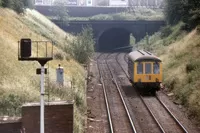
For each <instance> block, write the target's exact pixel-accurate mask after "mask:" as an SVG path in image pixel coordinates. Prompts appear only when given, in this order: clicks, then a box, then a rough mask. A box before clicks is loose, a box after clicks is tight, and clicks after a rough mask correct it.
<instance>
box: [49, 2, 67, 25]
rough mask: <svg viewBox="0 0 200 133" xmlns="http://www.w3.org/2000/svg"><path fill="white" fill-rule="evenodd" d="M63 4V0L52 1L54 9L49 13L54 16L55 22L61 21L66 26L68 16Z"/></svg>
mask: <svg viewBox="0 0 200 133" xmlns="http://www.w3.org/2000/svg"><path fill="white" fill-rule="evenodd" d="M65 4H66V1H64V0H56V1H54V5H55V7H54V8H53V9H52V10H51V11H52V13H53V14H55V15H56V19H57V20H59V21H63V22H65V24H67V23H68V21H69V15H68V10H67V8H66V6H65Z"/></svg>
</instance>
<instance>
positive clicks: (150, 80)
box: [128, 50, 162, 93]
mask: <svg viewBox="0 0 200 133" xmlns="http://www.w3.org/2000/svg"><path fill="white" fill-rule="evenodd" d="M128 73H129V76H130V81H131V83H132V84H133V85H135V86H136V87H137V88H139V89H140V90H142V91H144V92H153V93H155V91H156V90H159V89H160V83H161V82H162V61H161V60H160V59H159V58H158V57H157V56H155V55H153V54H152V53H150V52H148V51H145V50H137V51H133V52H131V53H129V56H128Z"/></svg>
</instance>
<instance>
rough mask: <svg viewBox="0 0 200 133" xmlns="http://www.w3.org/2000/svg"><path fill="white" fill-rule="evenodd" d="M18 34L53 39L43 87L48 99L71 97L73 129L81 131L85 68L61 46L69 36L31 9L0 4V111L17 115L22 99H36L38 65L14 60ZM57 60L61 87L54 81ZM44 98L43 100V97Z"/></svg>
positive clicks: (29, 100)
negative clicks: (62, 81) (61, 73)
mask: <svg viewBox="0 0 200 133" xmlns="http://www.w3.org/2000/svg"><path fill="white" fill-rule="evenodd" d="M21 38H31V39H32V40H53V41H55V42H56V45H55V46H54V51H55V52H54V57H55V60H53V61H50V62H49V64H47V66H46V67H49V75H50V76H49V81H48V83H49V86H48V88H46V91H48V89H49V91H50V101H56V100H57V101H59V100H75V107H74V117H75V122H74V132H83V130H84V127H83V126H84V114H85V113H86V100H85V99H86V94H85V71H84V69H83V68H82V67H81V66H80V65H79V64H78V63H77V62H76V61H74V60H73V59H72V58H71V57H70V56H68V55H67V54H66V53H65V52H64V51H63V50H62V49H63V48H64V47H65V46H66V45H68V44H67V43H66V42H70V40H72V38H73V36H71V35H69V34H67V33H65V32H64V31H62V30H61V29H59V28H58V27H57V26H55V25H54V24H53V23H51V22H50V21H49V20H48V19H46V18H45V17H44V16H42V15H41V14H39V13H38V12H36V11H34V10H27V11H26V12H25V14H23V15H18V14H16V13H15V12H14V11H12V10H9V9H2V8H0V53H1V54H0V107H1V108H0V114H1V115H9V116H16V115H17V116H19V115H20V113H21V112H20V111H21V109H20V107H21V105H22V104H23V103H26V102H38V101H39V96H40V76H39V75H36V68H39V67H40V65H39V63H37V62H20V61H18V56H17V55H18V53H17V49H18V43H17V41H19V40H20V39H21ZM66 40H67V41H66ZM34 53H35V51H33V54H34ZM58 64H61V66H62V67H64V71H65V76H64V78H65V86H64V87H62V88H59V87H58V86H57V85H56V84H55V79H56V70H55V69H56V67H57V66H58ZM71 83H72V84H73V86H71ZM45 99H46V101H47V97H45Z"/></svg>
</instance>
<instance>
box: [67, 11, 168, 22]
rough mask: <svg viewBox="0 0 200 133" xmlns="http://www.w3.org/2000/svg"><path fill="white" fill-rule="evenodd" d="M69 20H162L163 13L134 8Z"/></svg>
mask: <svg viewBox="0 0 200 133" xmlns="http://www.w3.org/2000/svg"><path fill="white" fill-rule="evenodd" d="M69 19H70V20H75V21H83V20H163V19H164V15H163V12H162V11H161V10H153V9H144V8H142V9H140V8H137V9H134V10H133V11H126V12H120V13H119V12H116V13H112V14H99V15H94V16H91V17H70V18H69Z"/></svg>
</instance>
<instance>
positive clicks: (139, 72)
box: [137, 63, 143, 74]
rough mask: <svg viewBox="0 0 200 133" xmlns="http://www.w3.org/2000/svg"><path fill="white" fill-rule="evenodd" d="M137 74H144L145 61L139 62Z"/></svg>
mask: <svg viewBox="0 0 200 133" xmlns="http://www.w3.org/2000/svg"><path fill="white" fill-rule="evenodd" d="M137 74H143V63H138V64H137Z"/></svg>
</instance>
